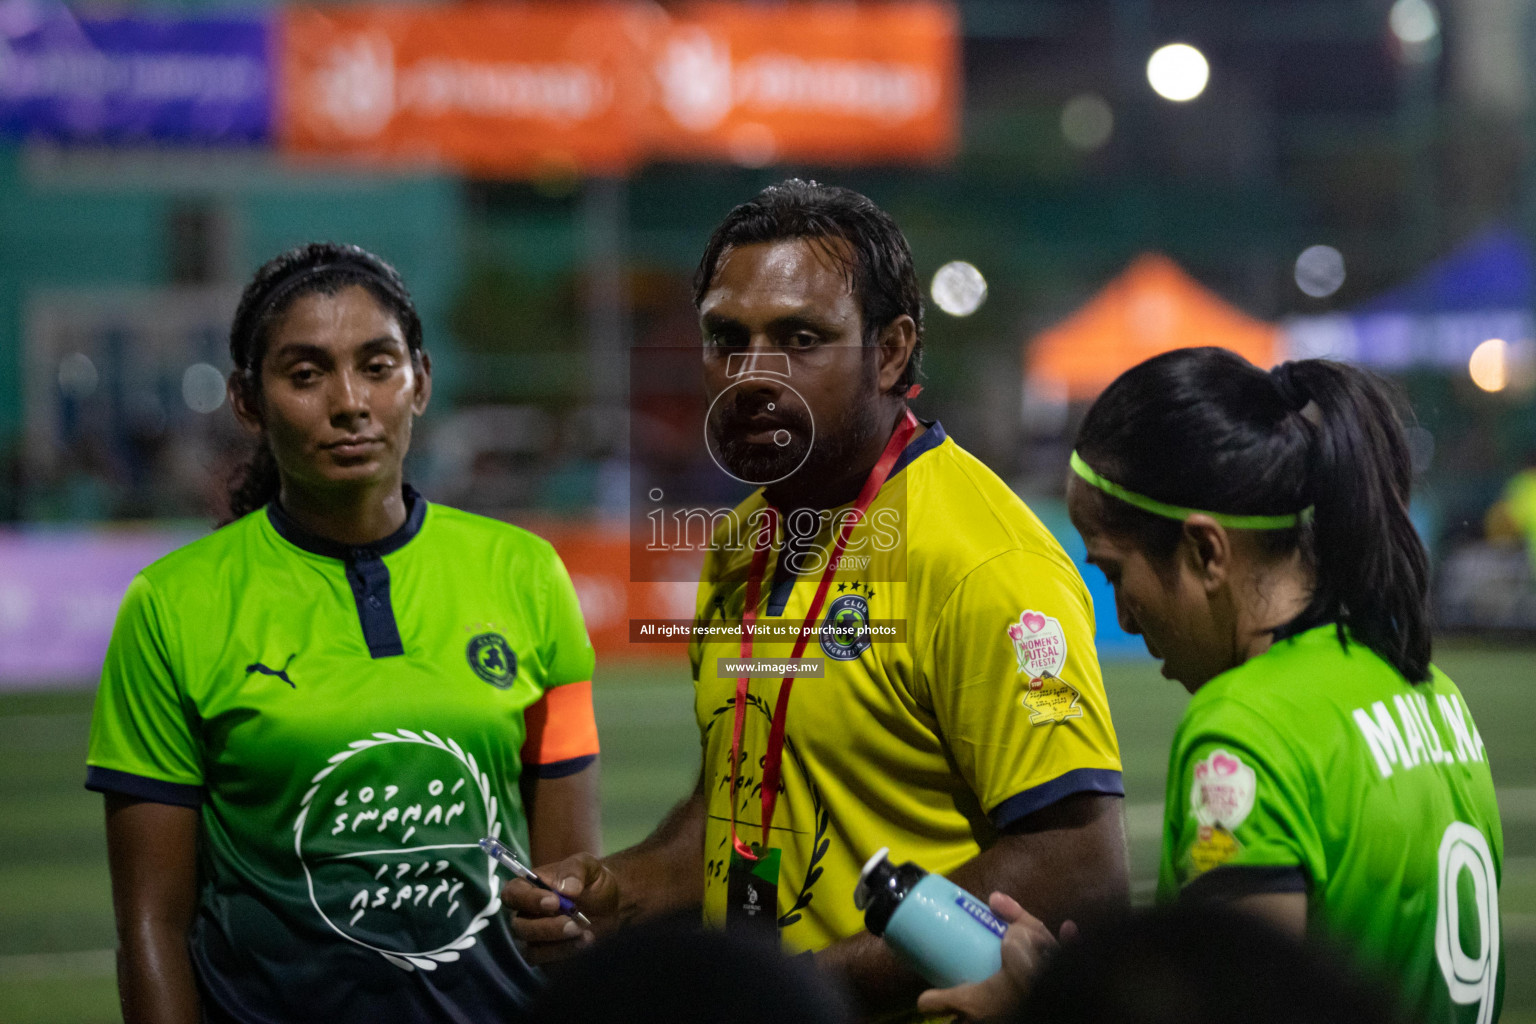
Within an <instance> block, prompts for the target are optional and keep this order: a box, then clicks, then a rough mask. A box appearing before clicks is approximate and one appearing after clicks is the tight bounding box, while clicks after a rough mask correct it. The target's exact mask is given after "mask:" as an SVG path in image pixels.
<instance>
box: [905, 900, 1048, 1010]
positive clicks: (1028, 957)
mask: <svg viewBox="0 0 1536 1024" xmlns="http://www.w3.org/2000/svg"><path fill="white" fill-rule="evenodd" d="M987 903H988V904H989V905H990V906H991V907H992V912H993V913H994V914H996V915H997V916H998V917H999V918H1000V919H1002V920H1004V921H1007V922H1008V931H1007V933H1006V934H1005V935H1004V936H1003V950H1002V953H1003V969H1002V970H1000V971H998V972H997V973H996V974H994V975H992V976H991V977H990V978H986V979H985V980H982V981H978V982H974V983H973V984H970V985H956V986H955V987H954V988H931V989H929V990H928V991H927V992H924V993H923V994H922V995H920V996H918V997H917V1008H918V1009H919V1010H921V1011H922V1012H923V1013H926V1014H930V1015H937V1014H941V1013H950V1014H956V1015H958V1016H960V1017H963V1018H964V1019H966V1020H973V1021H980V1020H993V1019H995V1018H999V1017H1003V1016H1005V1015H1007V1014H1010V1013H1012V1012H1013V1011H1014V1010H1015V1009H1017V1008H1018V1005H1019V1003H1021V1002H1023V1000H1024V995H1025V993H1026V992H1028V991H1029V985H1030V982H1031V981H1032V980H1033V979H1034V977H1035V973H1036V972H1037V971H1038V970H1039V969H1040V963H1041V961H1042V960H1043V959H1044V958H1045V957H1046V956H1047V955H1048V954H1049V953H1050V951H1051V950H1053V949H1055V948H1056V939H1055V937H1054V936H1052V935H1051V933H1050V930H1049V929H1047V928H1046V927H1045V925H1044V924H1041V923H1040V920H1039V919H1038V918H1036V917H1034V916H1032V915H1031V914H1030V913H1029V912H1028V911H1027V910H1025V909H1024V908H1023V907H1021V906H1019V904H1018V901H1017V900H1015V899H1014V898H1013V897H1012V896H1008V895H1006V894H1004V893H1000V892H994V893H993V894H992V896H991V898H990V899H988V900H987ZM1076 934H1077V927H1076V926H1075V925H1074V924H1073V923H1072V922H1071V921H1068V922H1066V923H1065V924H1063V925H1062V926H1061V937H1062V938H1063V939H1071V938H1072V937H1073V936H1074V935H1076Z"/></svg>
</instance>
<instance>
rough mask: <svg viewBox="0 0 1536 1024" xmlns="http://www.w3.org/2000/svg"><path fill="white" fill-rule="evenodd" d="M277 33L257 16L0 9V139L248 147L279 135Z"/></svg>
mask: <svg viewBox="0 0 1536 1024" xmlns="http://www.w3.org/2000/svg"><path fill="white" fill-rule="evenodd" d="M270 37H271V32H270V29H269V25H268V22H267V21H266V20H263V19H258V18H207V19H175V18H171V17H165V18H147V17H134V18H118V19H113V20H89V19H84V18H76V17H75V16H74V15H73V14H72V13H70V11H69V10H68V9H67V8H66V7H65V6H64V5H63V4H58V3H38V2H35V0H0V135H4V136H10V137H13V138H46V139H54V140H57V141H61V142H79V143H105V144H125V143H127V144H131V143H142V142H186V143H199V144H209V143H214V144H233V145H246V144H255V143H265V142H267V141H269V139H270V138H271V123H272V85H271V82H272V76H271V60H270V57H269V52H268V45H269V40H270Z"/></svg>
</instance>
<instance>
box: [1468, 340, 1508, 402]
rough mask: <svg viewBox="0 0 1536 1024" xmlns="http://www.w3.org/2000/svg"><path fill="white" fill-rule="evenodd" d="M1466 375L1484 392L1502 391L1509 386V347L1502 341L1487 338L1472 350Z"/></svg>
mask: <svg viewBox="0 0 1536 1024" xmlns="http://www.w3.org/2000/svg"><path fill="white" fill-rule="evenodd" d="M1467 373H1468V374H1470V375H1471V377H1472V383H1473V384H1476V385H1477V386H1478V387H1480V388H1482V389H1483V390H1484V391H1488V392H1497V391H1503V390H1504V388H1505V387H1507V386H1508V385H1509V346H1508V345H1507V344H1505V343H1504V339H1502V338H1489V339H1488V340H1487V341H1485V342H1483V343H1482V344H1481V345H1479V346H1477V348H1475V349H1473V350H1472V358H1471V359H1469V360H1467Z"/></svg>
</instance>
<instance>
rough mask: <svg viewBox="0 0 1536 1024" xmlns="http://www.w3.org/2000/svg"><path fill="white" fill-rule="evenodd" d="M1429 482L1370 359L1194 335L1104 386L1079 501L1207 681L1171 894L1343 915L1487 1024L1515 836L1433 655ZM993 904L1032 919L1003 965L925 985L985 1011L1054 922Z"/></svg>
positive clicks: (1499, 984) (1292, 921)
mask: <svg viewBox="0 0 1536 1024" xmlns="http://www.w3.org/2000/svg"><path fill="white" fill-rule="evenodd" d="M1410 483H1411V460H1410V458H1409V454H1408V449H1407V445H1406V443H1405V441H1404V438H1403V432H1402V428H1401V425H1400V423H1399V422H1398V418H1397V415H1396V413H1395V412H1394V410H1393V407H1392V404H1391V401H1390V400H1389V398H1388V397H1387V395H1386V393H1385V391H1384V389H1383V387H1382V386H1381V385H1380V384H1379V382H1377V381H1376V379H1375V378H1373V377H1371V376H1369V375H1368V374H1366V373H1365V372H1363V371H1360V370H1357V369H1354V368H1351V367H1348V366H1345V365H1342V364H1338V363H1332V362H1327V361H1324V360H1304V361H1300V362H1292V363H1286V364H1283V365H1281V366H1279V367H1277V368H1276V369H1275V370H1273V371H1271V372H1265V371H1264V370H1261V369H1259V368H1258V367H1255V366H1253V365H1252V364H1250V363H1248V362H1247V361H1246V360H1244V359H1242V358H1241V357H1239V356H1237V355H1234V354H1233V353H1231V352H1228V351H1226V350H1224V349H1217V348H1194V349H1181V350H1178V351H1174V352H1169V353H1166V354H1164V355H1160V356H1157V357H1155V358H1152V359H1149V360H1147V361H1146V362H1144V363H1142V364H1140V365H1139V366H1136V367H1134V368H1133V369H1131V370H1128V371H1127V372H1126V373H1124V374H1123V375H1121V376H1120V377H1119V378H1118V379H1117V380H1116V381H1115V382H1114V383H1113V384H1112V385H1110V387H1109V389H1108V390H1106V391H1105V392H1104V394H1103V395H1101V396H1100V397H1099V399H1098V400H1097V401H1096V402H1095V403H1094V404H1093V406H1092V408H1091V409H1090V410H1089V411H1088V414H1087V416H1086V418H1085V419H1084V421H1083V425H1082V428H1081V430H1080V431H1079V433H1078V438H1077V445H1076V450H1075V451H1074V453H1073V455H1072V474H1071V476H1070V484H1069V489H1068V507H1069V511H1070V513H1071V516H1072V521H1073V524H1074V525H1075V526H1076V527H1077V529H1078V531H1079V532H1080V533H1081V534H1082V536H1083V540H1084V542H1085V543H1086V546H1087V552H1088V561H1089V562H1091V563H1093V564H1094V565H1096V566H1098V567H1099V568H1100V569H1102V570H1103V572H1104V574H1105V576H1106V577H1107V578H1108V580H1109V582H1110V584H1111V585H1112V587H1113V588H1114V592H1115V605H1116V609H1117V612H1118V615H1119V620H1120V625H1121V626H1122V627H1123V628H1124V629H1125V630H1126V631H1128V632H1131V633H1138V634H1141V636H1142V637H1143V639H1144V640H1145V642H1146V645H1147V650H1148V651H1149V652H1150V653H1151V654H1152V656H1153V657H1155V658H1157V659H1159V660H1160V661H1162V663H1163V666H1162V671H1163V674H1164V675H1165V676H1167V677H1169V678H1170V679H1174V680H1177V681H1178V682H1179V683H1181V684H1183V686H1184V687H1185V689H1187V690H1189V692H1190V693H1191V694H1192V699H1191V701H1190V704H1189V706H1188V708H1187V710H1186V711H1185V714H1184V718H1183V721H1182V722H1181V723H1180V725H1179V728H1178V731H1177V733H1176V734H1175V737H1174V742H1173V749H1172V752H1171V755H1170V760H1169V772H1168V789H1167V797H1166V805H1165V811H1164V813H1165V821H1164V832H1163V854H1162V864H1161V869H1160V873H1159V884H1158V898H1159V899H1160V900H1161V901H1165V902H1166V901H1173V900H1176V899H1181V898H1182V899H1209V900H1221V901H1225V902H1231V903H1233V904H1234V905H1236V906H1238V907H1241V908H1244V909H1248V910H1251V911H1252V912H1254V913H1255V914H1258V915H1261V916H1263V917H1265V918H1267V919H1269V920H1270V921H1271V922H1273V923H1277V924H1279V925H1280V926H1282V927H1283V928H1285V929H1287V930H1289V931H1291V932H1293V933H1294V934H1296V935H1298V936H1301V935H1304V934H1316V935H1324V936H1327V937H1328V938H1330V939H1332V940H1334V941H1337V942H1339V943H1341V944H1342V945H1344V946H1345V947H1346V948H1349V949H1350V950H1352V951H1353V952H1354V953H1355V955H1356V958H1357V960H1358V962H1359V963H1360V964H1361V965H1362V966H1363V967H1364V968H1365V969H1366V970H1367V971H1368V972H1372V973H1375V974H1377V975H1379V976H1381V977H1383V978H1384V979H1386V980H1387V981H1388V982H1389V983H1391V984H1392V985H1393V986H1394V987H1395V988H1396V989H1397V991H1398V992H1399V993H1400V994H1401V997H1402V999H1403V1002H1404V1005H1405V1007H1407V1008H1408V1009H1409V1010H1410V1012H1412V1013H1414V1014H1416V1015H1420V1016H1422V1017H1423V1018H1424V1019H1433V1020H1456V1021H1468V1022H1471V1021H1476V1022H1479V1024H1485V1022H1488V1021H1491V1020H1494V1019H1496V1017H1497V1014H1498V1008H1499V1003H1500V1000H1501V996H1502V991H1503V977H1504V973H1503V951H1502V945H1501V942H1500V927H1499V907H1498V885H1499V877H1500V871H1501V862H1502V856H1503V839H1502V832H1501V829H1500V825H1499V818H1498V809H1497V806H1496V803H1495V799H1494V790H1493V781H1492V776H1491V775H1490V773H1489V769H1488V760H1487V752H1486V750H1485V749H1484V747H1483V743H1482V739H1481V737H1480V736H1479V735H1478V731H1477V727H1476V725H1475V724H1474V723H1473V721H1472V716H1471V714H1470V712H1469V711H1468V709H1467V707H1466V704H1465V702H1464V701H1463V700H1462V697H1461V694H1460V693H1459V691H1458V690H1457V689H1456V687H1455V685H1454V684H1453V683H1452V682H1451V681H1450V680H1449V679H1447V678H1446V677H1445V675H1444V674H1443V673H1441V672H1440V671H1439V670H1438V669H1437V668H1435V666H1434V665H1432V664H1431V662H1430V629H1429V611H1428V600H1427V578H1428V568H1427V567H1428V560H1427V557H1426V555H1425V551H1424V548H1423V545H1422V544H1421V543H1420V541H1419V538H1418V535H1417V534H1416V533H1415V531H1414V528H1413V526H1412V524H1411V523H1410V522H1409V518H1408V498H1409V487H1410ZM999 909H1000V910H1001V911H1002V912H1004V913H1005V916H1007V917H1008V918H1009V919H1010V920H1016V921H1018V922H1019V925H1018V926H1017V927H1015V928H1013V929H1011V930H1010V940H1009V943H1008V946H1009V953H1008V956H1006V957H1005V964H1008V965H1009V969H1008V970H1005V973H1004V974H1000V975H998V976H996V977H995V978H993V979H992V980H991V981H990V982H988V983H984V984H983V985H982V986H979V987H971V988H966V989H957V990H950V991H947V992H933V993H929V994H928V996H927V997H926V1000H927V1001H926V1002H925V1004H924V1006H925V1008H933V1009H939V1008H941V1007H945V1006H948V1007H953V1008H957V1009H961V1010H967V1011H969V1012H972V1013H976V1014H978V1015H982V1014H984V1012H985V1011H987V1010H995V1009H997V1007H998V1001H999V1000H1002V1001H1006V1000H1007V998H1008V997H1009V995H1010V994H1011V993H1015V992H1016V990H1017V988H1018V987H1019V986H1020V985H1021V984H1022V983H1023V982H1024V981H1025V980H1027V977H1028V975H1029V973H1030V969H1031V965H1032V963H1033V962H1034V960H1035V957H1036V954H1037V953H1038V952H1039V950H1040V949H1041V948H1042V947H1044V946H1047V945H1049V944H1050V943H1051V941H1052V940H1051V939H1050V936H1049V934H1048V933H1045V932H1044V929H1043V928H1041V927H1040V926H1039V925H1038V922H1033V921H1030V920H1026V919H1024V917H1022V916H1021V913H1020V912H1018V910H1017V907H1016V905H1012V906H1010V905H1002V906H1000V907H999ZM1213 966H1215V965H1213ZM1010 976H1011V977H1012V979H1013V983H1012V984H1010V983H1009V978H1010Z"/></svg>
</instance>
